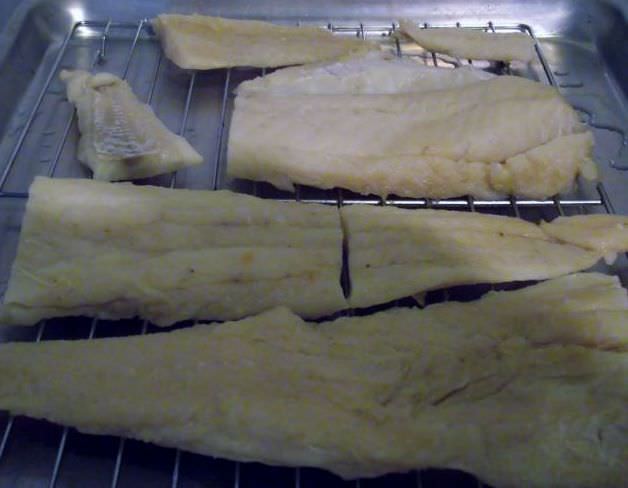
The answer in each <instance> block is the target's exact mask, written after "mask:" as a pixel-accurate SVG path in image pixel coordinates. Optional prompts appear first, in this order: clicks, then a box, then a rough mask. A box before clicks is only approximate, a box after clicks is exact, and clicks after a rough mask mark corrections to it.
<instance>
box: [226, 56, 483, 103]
mask: <svg viewBox="0 0 628 488" xmlns="http://www.w3.org/2000/svg"><path fill="white" fill-rule="evenodd" d="M494 77H495V75H493V74H491V73H488V72H486V71H483V70H480V69H476V68H473V67H471V66H465V67H461V68H456V69H453V70H452V69H448V68H434V67H428V66H425V65H424V64H422V63H420V62H419V61H417V60H415V59H412V58H400V57H397V56H392V55H390V54H387V53H385V52H377V51H373V52H368V53H366V54H365V55H361V56H355V57H352V58H349V59H343V60H341V61H326V62H322V63H315V64H307V65H304V66H292V67H289V68H283V69H279V70H277V71H274V72H272V73H270V74H266V75H263V76H258V77H257V78H254V79H252V80H247V81H244V82H242V83H240V84H239V85H238V87H237V88H236V93H237V94H238V95H252V94H259V93H263V94H266V95H268V94H272V95H278V96H290V95H342V94H353V95H357V94H364V95H377V94H380V95H381V94H393V93H419V92H425V91H431V90H442V89H444V88H454V87H458V86H465V85H468V84H471V83H473V82H476V81H481V80H489V79H491V78H494Z"/></svg>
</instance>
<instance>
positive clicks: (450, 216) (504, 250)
mask: <svg viewBox="0 0 628 488" xmlns="http://www.w3.org/2000/svg"><path fill="white" fill-rule="evenodd" d="M340 212H341V218H342V222H343V225H344V228H345V234H346V237H347V242H348V253H349V272H350V276H351V295H350V298H349V301H350V303H351V305H352V306H354V307H368V306H371V305H375V304H378V303H385V302H388V301H391V300H395V299H398V298H402V297H406V296H412V295H417V294H419V293H422V292H425V291H428V290H434V289H437V288H445V287H449V286H456V285H467V284H476V283H500V282H510V281H526V280H543V279H547V278H553V277H556V276H560V275H564V274H567V273H573V272H575V271H579V270H583V269H587V268H589V267H591V266H593V265H594V264H595V263H597V261H598V260H600V258H602V257H608V256H610V255H611V254H613V253H617V252H620V251H626V250H628V226H625V222H626V217H618V216H598V215H587V216H579V217H564V218H560V219H557V220H555V221H554V222H550V223H544V224H542V225H541V226H538V225H536V224H534V223H531V222H526V221H524V220H521V219H517V218H513V217H503V216H497V215H486V214H478V213H468V212H454V211H442V210H403V209H399V208H393V207H371V206H364V205H350V206H345V207H342V208H341V211H340ZM599 224H603V225H599ZM592 229H593V230H594V231H593V232H590V231H591V230H592ZM613 229H614V230H613ZM609 230H612V231H613V232H615V234H614V235H613V236H612V238H610V239H609V235H610V234H609V233H608V231H609ZM585 232H590V234H591V235H590V236H589V238H588V241H584V240H583V239H582V238H581V235H582V234H583V233H585Z"/></svg>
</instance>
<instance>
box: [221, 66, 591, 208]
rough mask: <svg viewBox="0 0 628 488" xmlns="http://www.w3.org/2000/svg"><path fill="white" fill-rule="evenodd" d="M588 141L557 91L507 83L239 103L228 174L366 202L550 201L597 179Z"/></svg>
mask: <svg viewBox="0 0 628 488" xmlns="http://www.w3.org/2000/svg"><path fill="white" fill-rule="evenodd" d="M592 144H593V138H592V135H591V133H590V132H588V131H586V130H585V129H584V127H583V126H582V124H581V123H580V122H579V120H578V116H577V114H576V112H575V111H574V110H573V108H571V107H570V106H569V105H568V104H567V103H566V102H565V101H564V100H563V99H562V97H560V95H559V94H558V93H557V91H556V90H555V89H553V88H551V87H548V86H544V85H541V84H540V83H536V82H532V81H529V80H525V79H522V78H517V77H511V76H501V77H497V78H493V79H489V80H486V81H478V82H476V83H471V84H465V85H463V86H457V87H454V88H449V89H443V90H430V91H427V92H423V93H403V94H376V95H360V94H358V95H353V94H352V95H293V96H277V95H274V94H272V93H271V94H266V93H263V92H262V93H253V94H248V95H247V94H245V95H239V96H238V97H237V98H236V101H235V111H234V113H233V118H232V122H231V128H230V135H229V148H228V168H227V171H228V174H229V175H230V176H232V177H236V178H246V179H252V180H261V181H267V182H270V183H272V184H273V185H275V186H276V187H278V188H281V189H285V190H292V189H293V184H294V183H299V184H304V185H310V186H315V187H319V188H334V187H342V188H347V189H349V190H353V191H356V192H358V193H363V194H369V193H372V194H377V195H380V196H386V195H388V194H396V195H399V196H408V197H430V198H447V197H455V196H460V195H467V194H468V195H473V196H475V197H479V198H493V197H496V196H500V195H507V194H515V195H518V196H523V197H531V198H545V197H549V196H552V195H554V194H556V193H559V192H561V191H564V190H567V189H569V188H570V187H571V186H572V184H573V182H574V180H575V178H576V176H577V175H579V174H583V175H584V176H585V177H587V178H592V177H595V174H596V172H595V165H594V164H593V163H592V162H591V159H590V155H591V148H592Z"/></svg>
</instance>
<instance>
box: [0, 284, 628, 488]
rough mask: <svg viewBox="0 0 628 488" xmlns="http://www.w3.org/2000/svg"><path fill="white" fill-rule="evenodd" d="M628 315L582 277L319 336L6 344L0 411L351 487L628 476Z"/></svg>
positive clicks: (324, 327) (616, 299) (260, 326)
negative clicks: (428, 473) (325, 477)
mask: <svg viewBox="0 0 628 488" xmlns="http://www.w3.org/2000/svg"><path fill="white" fill-rule="evenodd" d="M627 323H628V308H627V298H626V292H625V290H623V289H622V288H621V286H620V285H619V282H618V280H617V279H616V278H611V277H608V276H604V275H598V274H592V275H573V276H569V277H565V278H560V279H557V280H554V281H550V282H547V283H543V284H540V285H536V286H534V287H531V288H527V289H523V290H518V291H511V292H500V293H491V294H489V295H488V296H486V297H485V298H482V299H481V300H479V301H475V302H470V303H455V302H449V303H443V304H438V305H434V306H430V307H428V308H426V309H424V310H420V309H393V310H389V311H386V312H380V313H378V314H375V315H372V316H367V317H346V318H341V319H338V320H335V321H333V322H323V323H321V324H308V323H305V322H303V321H302V320H301V319H300V318H299V317H297V316H296V315H294V314H292V313H291V312H289V311H288V310H287V309H285V308H278V309H274V310H272V311H268V312H265V313H263V314H261V315H258V316H255V317H251V318H247V319H244V320H242V321H240V322H232V323H227V324H221V325H216V326H212V327H210V326H206V325H198V326H195V327H191V328H186V329H181V330H177V331H174V332H167V333H157V334H150V335H146V336H137V337H124V338H108V339H95V340H90V341H87V340H73V341H46V342H42V343H37V344H35V343H31V344H26V343H16V344H2V345H0V408H2V409H6V410H9V411H10V412H11V413H12V414H17V415H28V416H31V417H36V418H44V419H47V420H50V421H53V422H58V423H61V424H66V425H70V426H73V427H76V428H78V429H79V430H81V431H84V432H88V433H96V434H113V435H124V436H129V437H132V438H136V439H141V440H144V441H148V442H154V443H157V444H160V445H164V446H170V447H178V448H182V449H185V450H189V451H193V452H197V453H201V454H207V455H211V456H219V457H226V458H230V459H236V460H241V461H260V462H263V463H267V464H275V465H287V466H312V467H319V468H324V469H328V470H330V471H333V472H335V473H337V474H339V475H341V476H343V477H345V478H355V477H362V476H376V475H380V474H384V473H389V472H395V471H408V470H412V469H417V468H426V467H443V468H457V469H464V470H467V471H470V472H471V473H474V474H475V475H477V476H479V477H480V478H481V479H482V480H484V481H486V482H487V483H490V484H491V485H494V486H508V487H526V488H541V487H542V488H545V487H547V486H552V487H555V488H562V487H565V488H566V487H569V488H572V487H590V486H595V487H602V488H604V487H608V488H610V487H613V488H614V487H618V486H622V484H623V481H624V480H625V479H626V477H627V476H628V466H627V465H626V463H625V459H626V455H627V454H628V438H627V437H626V435H625V431H626V429H628V410H627V409H626V403H627V402H628V328H627V327H626V324H627Z"/></svg>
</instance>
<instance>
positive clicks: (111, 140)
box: [60, 70, 203, 181]
mask: <svg viewBox="0 0 628 488" xmlns="http://www.w3.org/2000/svg"><path fill="white" fill-rule="evenodd" d="M60 78H61V80H62V81H63V82H65V84H66V88H67V96H68V100H70V102H72V103H73V104H74V105H75V106H76V112H77V115H78V124H79V130H80V132H81V138H80V140H79V144H78V159H79V161H81V162H82V163H83V164H85V165H87V166H88V167H89V168H90V169H91V170H92V171H93V173H94V179H96V180H105V181H117V180H133V179H138V178H147V177H149V176H156V175H159V174H163V173H170V172H172V171H177V170H179V169H181V168H184V167H186V166H192V165H198V164H201V163H202V162H203V157H202V156H201V155H200V154H199V153H198V152H196V150H194V148H193V147H192V146H191V145H190V144H189V143H188V142H187V141H186V140H185V139H184V138H183V137H181V136H178V135H176V134H174V133H172V132H170V130H168V129H167V128H166V126H165V125H164V124H163V123H162V122H161V121H160V120H159V119H158V118H157V117H156V116H155V114H154V112H153V110H152V109H151V108H150V107H149V106H148V105H146V104H143V103H142V102H140V101H139V100H138V99H137V97H136V96H135V95H134V94H133V92H132V91H131V88H130V87H129V85H128V83H127V82H126V81H124V80H122V79H120V78H118V77H117V76H115V75H112V74H110V73H98V74H95V75H92V74H90V73H88V72H87V71H81V70H76V71H66V70H63V71H61V74H60Z"/></svg>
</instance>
